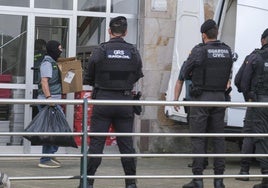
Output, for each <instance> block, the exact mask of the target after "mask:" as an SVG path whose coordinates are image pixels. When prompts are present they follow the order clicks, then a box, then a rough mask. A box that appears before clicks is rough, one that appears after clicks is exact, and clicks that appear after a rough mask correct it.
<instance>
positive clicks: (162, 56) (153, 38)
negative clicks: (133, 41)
mask: <svg viewBox="0 0 268 188" xmlns="http://www.w3.org/2000/svg"><path fill="white" fill-rule="evenodd" d="M141 3H142V4H141V7H142V10H141V12H140V51H141V55H142V59H143V72H144V75H145V76H144V78H143V79H142V81H141V88H142V92H143V97H142V100H165V92H166V90H167V86H168V81H169V77H170V70H171V65H172V54H173V45H174V36H175V26H176V11H177V0H167V1H166V3H167V9H166V11H155V10H152V6H151V0H146V1H142V2H141ZM139 118H140V120H141V123H140V126H141V127H140V129H141V131H142V132H154V133H162V132H166V133H173V132H183V131H187V126H185V127H183V126H178V125H176V122H174V121H172V120H170V119H168V118H166V117H165V115H164V106H144V107H143V114H142V115H141V116H140V117H139ZM183 140H185V139H183ZM183 142H184V141H181V138H174V137H170V138H166V137H147V138H146V137H142V138H141V139H140V142H139V143H138V146H139V148H140V150H141V151H142V152H146V151H150V152H178V151H179V150H181V149H182V147H185V146H186V145H188V144H189V143H187V144H184V143H183ZM178 143H180V144H178ZM186 148H189V147H188V146H187V147H186ZM186 148H185V149H186Z"/></svg>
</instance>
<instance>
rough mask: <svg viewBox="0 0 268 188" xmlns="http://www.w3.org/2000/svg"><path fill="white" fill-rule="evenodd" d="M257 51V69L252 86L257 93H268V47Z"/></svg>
mask: <svg viewBox="0 0 268 188" xmlns="http://www.w3.org/2000/svg"><path fill="white" fill-rule="evenodd" d="M256 53H257V54H256V55H257V59H256V64H255V71H254V73H253V77H252V80H251V87H250V88H251V90H252V91H254V93H255V94H257V95H268V48H266V49H263V50H258V51H257V52H256Z"/></svg>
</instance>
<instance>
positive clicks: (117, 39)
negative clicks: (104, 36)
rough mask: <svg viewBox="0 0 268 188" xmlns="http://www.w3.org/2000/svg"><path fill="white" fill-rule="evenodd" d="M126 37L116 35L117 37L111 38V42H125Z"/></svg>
mask: <svg viewBox="0 0 268 188" xmlns="http://www.w3.org/2000/svg"><path fill="white" fill-rule="evenodd" d="M123 41H124V39H123V38H122V37H115V38H111V39H110V42H123Z"/></svg>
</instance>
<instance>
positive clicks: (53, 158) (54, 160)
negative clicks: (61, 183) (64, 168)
mask: <svg viewBox="0 0 268 188" xmlns="http://www.w3.org/2000/svg"><path fill="white" fill-rule="evenodd" d="M50 160H51V162H53V163H55V164H57V165H61V162H60V161H59V160H57V159H56V157H51V158H50Z"/></svg>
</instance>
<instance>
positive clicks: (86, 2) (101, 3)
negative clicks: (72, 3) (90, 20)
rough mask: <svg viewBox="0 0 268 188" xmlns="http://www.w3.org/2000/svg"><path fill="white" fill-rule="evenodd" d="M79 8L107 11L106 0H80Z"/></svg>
mask: <svg viewBox="0 0 268 188" xmlns="http://www.w3.org/2000/svg"><path fill="white" fill-rule="evenodd" d="M78 10H82V11H93V12H105V11H106V0H78Z"/></svg>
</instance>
